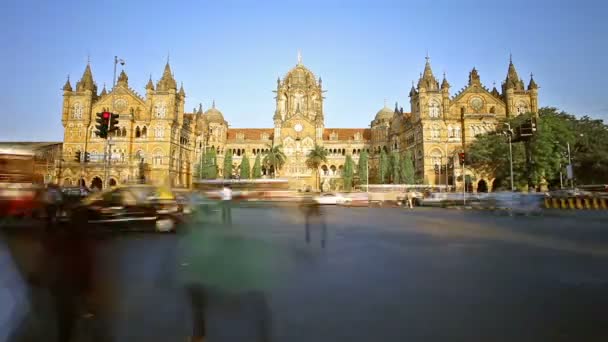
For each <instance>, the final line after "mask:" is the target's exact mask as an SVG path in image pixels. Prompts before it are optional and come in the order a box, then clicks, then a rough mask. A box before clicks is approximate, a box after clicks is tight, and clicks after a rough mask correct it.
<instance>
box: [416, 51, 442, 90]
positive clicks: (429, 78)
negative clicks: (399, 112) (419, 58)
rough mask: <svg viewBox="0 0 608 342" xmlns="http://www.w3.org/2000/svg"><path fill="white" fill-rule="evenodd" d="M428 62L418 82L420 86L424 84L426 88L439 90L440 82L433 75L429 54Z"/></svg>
mask: <svg viewBox="0 0 608 342" xmlns="http://www.w3.org/2000/svg"><path fill="white" fill-rule="evenodd" d="M425 59H426V62H425V63H424V72H423V73H422V76H421V77H420V81H419V82H418V87H420V86H423V87H424V88H426V90H437V89H439V82H437V80H436V79H435V76H434V75H433V70H432V69H431V62H430V60H431V58H430V57H429V56H428V54H427V56H426V57H425Z"/></svg>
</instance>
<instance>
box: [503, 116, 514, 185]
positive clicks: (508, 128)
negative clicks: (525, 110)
mask: <svg viewBox="0 0 608 342" xmlns="http://www.w3.org/2000/svg"><path fill="white" fill-rule="evenodd" d="M505 125H506V126H507V133H506V134H507V139H508V140H509V168H510V171H511V192H513V191H515V187H514V185H513V144H512V138H511V136H512V135H513V130H512V129H511V125H510V124H509V123H508V122H507V123H505Z"/></svg>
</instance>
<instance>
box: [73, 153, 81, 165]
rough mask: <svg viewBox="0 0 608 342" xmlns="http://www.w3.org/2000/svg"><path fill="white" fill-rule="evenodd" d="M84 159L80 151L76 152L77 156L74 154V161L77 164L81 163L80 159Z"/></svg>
mask: <svg viewBox="0 0 608 342" xmlns="http://www.w3.org/2000/svg"><path fill="white" fill-rule="evenodd" d="M81 157H82V154H81V152H80V151H76V154H74V161H75V162H77V163H80V158H81Z"/></svg>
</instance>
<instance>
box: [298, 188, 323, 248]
mask: <svg viewBox="0 0 608 342" xmlns="http://www.w3.org/2000/svg"><path fill="white" fill-rule="evenodd" d="M303 210H304V217H305V220H306V228H305V230H306V232H305V234H306V237H305V238H306V243H307V244H310V229H311V227H312V226H313V225H315V224H318V225H319V226H321V247H322V248H325V242H326V239H327V225H326V224H325V217H324V216H323V209H322V208H321V205H320V204H319V203H318V202H317V201H315V200H314V199H312V198H308V199H306V200H305V201H304V203H303Z"/></svg>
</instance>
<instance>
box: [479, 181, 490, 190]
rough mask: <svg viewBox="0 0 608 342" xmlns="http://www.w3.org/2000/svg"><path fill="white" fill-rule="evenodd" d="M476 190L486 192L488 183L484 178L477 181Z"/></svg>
mask: <svg viewBox="0 0 608 342" xmlns="http://www.w3.org/2000/svg"><path fill="white" fill-rule="evenodd" d="M477 192H488V184H487V183H486V181H485V179H482V180H480V181H479V182H478V183H477Z"/></svg>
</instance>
